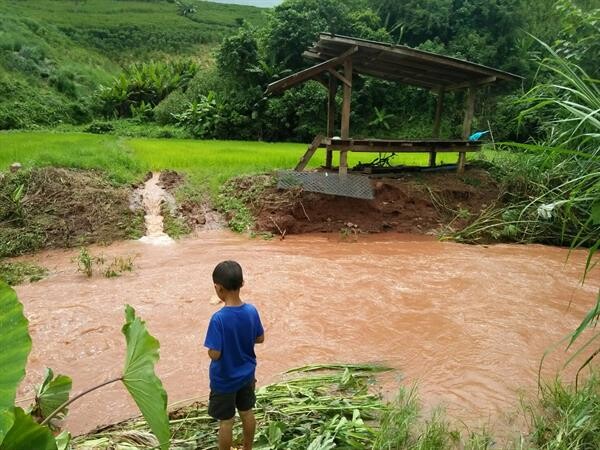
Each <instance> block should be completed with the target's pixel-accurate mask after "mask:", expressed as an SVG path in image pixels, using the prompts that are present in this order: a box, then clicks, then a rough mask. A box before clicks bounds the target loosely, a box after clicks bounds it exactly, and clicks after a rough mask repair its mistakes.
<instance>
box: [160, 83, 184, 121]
mask: <svg viewBox="0 0 600 450" xmlns="http://www.w3.org/2000/svg"><path fill="white" fill-rule="evenodd" d="M188 90H189V88H188ZM188 104H189V100H188V97H187V95H186V94H185V93H184V92H183V91H182V90H181V89H177V90H175V91H173V92H171V93H170V94H169V95H168V96H167V97H166V98H165V99H164V100H163V101H162V102H160V103H159V104H158V105H157V106H156V107H155V108H154V120H156V122H158V123H159V124H162V125H165V124H169V123H177V119H176V117H177V116H178V115H180V114H181V113H183V112H184V111H185V110H186V108H187V106H188Z"/></svg>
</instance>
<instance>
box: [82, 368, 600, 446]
mask: <svg viewBox="0 0 600 450" xmlns="http://www.w3.org/2000/svg"><path fill="white" fill-rule="evenodd" d="M386 370H389V369H386V368H385V367H382V366H377V365H362V364H350V365H346V364H317V365H311V366H306V367H301V368H298V369H294V370H292V371H289V372H287V373H286V375H285V377H284V378H285V379H284V380H283V381H281V382H278V383H274V384H271V385H268V386H265V387H261V388H259V389H258V390H257V393H256V397H257V403H256V408H255V415H256V418H257V422H258V426H257V433H256V438H255V445H254V448H255V449H257V450H267V449H268V450H278V449H281V450H307V449H310V450H332V449H334V448H337V449H348V450H349V449H356V450H358V449H361V450H362V449H372V450H459V449H460V450H491V449H504V450H517V449H519V450H525V449H527V450H550V449H552V450H587V449H590V450H591V449H597V448H600V447H599V445H600V420H599V414H600V383H599V381H600V380H599V379H598V378H597V377H594V376H592V377H590V378H589V379H588V380H587V381H586V382H585V384H584V386H583V387H582V388H581V389H580V390H579V391H577V392H576V391H575V390H574V389H573V388H572V387H570V386H567V385H565V384H563V383H561V382H559V381H556V382H554V383H552V384H549V385H545V386H544V387H543V388H542V389H541V391H540V395H539V397H538V398H535V399H533V400H532V401H531V403H530V404H529V405H528V406H527V407H526V408H525V409H524V413H525V416H526V419H527V420H528V423H529V429H528V430H527V432H526V434H522V433H523V432H522V430H518V432H517V430H514V431H515V432H514V435H515V438H514V439H513V438H510V437H508V439H504V441H503V442H502V443H501V442H500V441H496V440H495V439H494V437H493V436H492V435H491V434H490V433H489V432H488V431H486V430H485V429H480V430H473V429H466V428H465V427H464V426H462V425H458V424H456V423H451V422H450V421H449V419H448V418H447V417H446V415H445V414H444V411H443V409H441V408H434V409H433V410H432V411H431V412H428V413H426V412H424V411H423V409H422V407H421V405H420V402H419V398H418V392H417V389H416V388H415V387H408V388H407V387H401V388H400V391H399V393H398V396H397V397H396V399H395V400H394V401H393V402H391V403H387V404H386V403H384V402H383V401H382V400H381V398H380V396H378V395H375V394H373V393H372V389H369V386H370V385H371V384H372V383H373V382H374V381H375V380H374V376H376V375H377V374H378V373H380V372H382V371H386ZM169 417H170V428H171V433H172V440H171V448H173V449H178V450H184V449H185V450H187V449H189V450H191V449H206V450H209V449H215V448H216V438H217V429H218V424H217V422H216V421H215V420H213V419H211V417H210V416H209V415H208V413H207V409H206V404H205V403H202V402H196V403H194V404H192V405H189V406H184V407H180V408H177V409H174V410H172V411H171V413H170V415H169ZM234 433H236V434H235V436H234V440H235V441H236V442H237V444H238V445H240V443H241V439H242V437H241V425H240V424H239V423H238V424H237V425H236V426H235V427H234ZM72 445H73V449H74V450H83V449H92V448H93V449H96V450H108V449H111V448H127V449H130V450H137V449H142V448H154V446H157V445H158V443H157V441H156V438H155V437H154V436H153V435H152V434H151V433H150V431H149V428H148V426H147V424H146V422H145V421H144V420H143V419H132V420H130V421H126V422H123V423H121V424H117V425H113V426H109V427H106V428H104V429H101V430H99V431H96V432H93V433H90V434H89V435H85V436H79V437H77V438H75V439H74V441H73V442H72Z"/></svg>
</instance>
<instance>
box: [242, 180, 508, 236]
mask: <svg viewBox="0 0 600 450" xmlns="http://www.w3.org/2000/svg"><path fill="white" fill-rule="evenodd" d="M252 182H253V181H252V177H245V178H240V179H237V180H234V181H233V183H234V186H235V189H234V191H236V190H237V191H239V192H246V191H247V190H248V189H249V188H250V187H251V186H250V185H251V184H252ZM371 183H372V186H373V190H374V194H375V198H374V199H373V200H363V199H355V198H348V197H339V196H332V195H325V194H317V193H311V192H299V191H297V192H293V191H284V190H278V189H276V188H274V187H270V188H267V189H265V190H264V191H262V192H260V193H259V194H258V195H257V196H256V198H251V199H250V201H247V206H248V207H249V208H250V210H251V211H252V213H253V215H254V216H255V219H256V231H269V232H272V233H275V234H278V233H281V232H282V231H285V232H286V234H301V233H313V232H340V231H341V230H348V229H351V230H354V231H356V232H368V233H378V232H384V231H395V232H401V233H434V232H435V231H436V230H439V229H440V227H442V226H445V225H447V224H450V226H452V227H454V228H459V229H460V228H462V226H464V225H465V224H466V223H467V222H468V220H469V218H470V217H474V216H476V215H477V214H478V213H480V212H481V210H482V209H484V208H486V207H487V206H489V205H490V204H491V203H492V202H494V201H496V200H497V199H498V197H499V195H500V193H499V188H498V186H497V184H496V183H495V181H494V180H493V179H492V178H491V176H490V175H489V174H488V173H487V172H486V171H484V170H482V169H471V170H468V171H467V172H466V173H465V174H463V175H458V174H456V173H454V172H451V173H449V172H445V173H432V172H422V173H403V174H401V175H398V178H380V179H377V178H376V179H372V180H371ZM457 216H458V218H457Z"/></svg>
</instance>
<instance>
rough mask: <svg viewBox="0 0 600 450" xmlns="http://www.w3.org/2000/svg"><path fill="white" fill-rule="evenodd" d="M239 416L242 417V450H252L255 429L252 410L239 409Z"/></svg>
mask: <svg viewBox="0 0 600 450" xmlns="http://www.w3.org/2000/svg"><path fill="white" fill-rule="evenodd" d="M240 417H241V418H242V426H243V429H244V450H252V444H253V443H254V432H255V431H256V419H255V418H254V411H252V410H249V411H240Z"/></svg>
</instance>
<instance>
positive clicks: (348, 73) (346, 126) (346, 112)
mask: <svg viewBox="0 0 600 450" xmlns="http://www.w3.org/2000/svg"><path fill="white" fill-rule="evenodd" d="M344 77H345V78H346V80H348V81H350V85H347V84H344V102H343V103H342V126H341V135H342V136H341V137H342V139H349V138H350V102H351V101H352V58H351V57H349V58H347V59H346V60H345V61H344ZM347 156H348V154H347V151H342V152H340V169H339V173H340V175H345V174H346V173H348V159H347Z"/></svg>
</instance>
